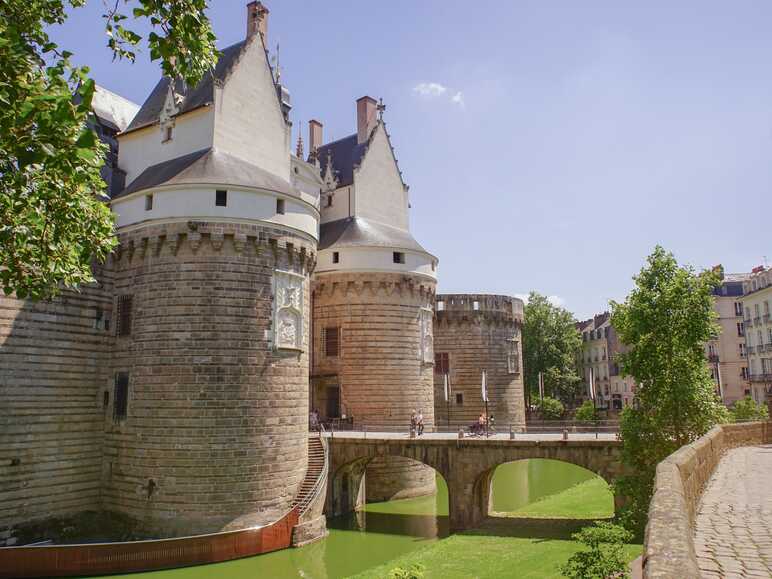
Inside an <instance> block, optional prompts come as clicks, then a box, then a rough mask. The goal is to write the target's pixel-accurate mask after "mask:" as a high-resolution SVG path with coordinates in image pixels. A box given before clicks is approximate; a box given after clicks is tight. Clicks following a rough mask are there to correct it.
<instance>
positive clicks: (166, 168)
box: [113, 147, 300, 199]
mask: <svg viewBox="0 0 772 579" xmlns="http://www.w3.org/2000/svg"><path fill="white" fill-rule="evenodd" d="M226 183H227V184H228V185H235V186H242V187H256V188H259V189H266V190H268V191H275V192H277V193H283V194H285V195H291V196H293V197H299V196H300V195H299V193H298V192H297V191H296V190H295V189H294V188H293V187H292V186H291V185H290V184H289V183H287V182H286V181H284V180H283V179H281V178H280V177H277V176H276V175H274V174H272V173H269V172H268V171H265V170H264V169H261V168H260V167H258V166H257V165H253V164H252V163H248V162H247V161H244V160H242V159H239V158H238V157H234V156H233V155H229V154H227V153H223V152H222V151H218V150H217V149H215V148H212V147H210V148H208V149H201V150H200V151H196V152H195V153H190V154H188V155H183V156H182V157H177V158H176V159H171V160H169V161H164V162H163V163H158V164H157V165H153V166H152V167H148V168H147V169H145V170H144V171H142V173H140V175H139V176H138V177H137V178H136V179H134V181H132V182H131V183H130V184H129V186H128V187H126V189H124V190H123V191H121V192H120V193H119V194H118V195H116V196H115V197H113V199H117V198H121V197H125V196H126V195H129V194H131V193H135V192H137V191H143V190H146V189H152V188H153V187H159V186H161V185H185V184H190V185H201V184H212V185H222V184H226Z"/></svg>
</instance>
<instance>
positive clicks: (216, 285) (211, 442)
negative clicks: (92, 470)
mask: <svg viewBox="0 0 772 579" xmlns="http://www.w3.org/2000/svg"><path fill="white" fill-rule="evenodd" d="M119 234H120V235H119V237H120V242H121V248H120V252H119V254H118V259H117V260H116V268H115V269H116V274H115V294H116V296H121V295H131V296H133V298H132V299H133V311H132V323H131V334H130V335H129V336H125V337H116V346H115V351H114V357H113V365H112V370H113V372H115V373H117V372H128V373H129V376H130V380H129V402H128V412H127V417H126V419H125V420H113V419H110V420H108V421H107V423H106V440H105V460H104V469H103V477H104V497H103V503H104V507H105V508H106V509H107V510H109V511H117V512H120V513H123V514H126V515H128V516H130V517H131V518H132V519H134V520H136V521H137V522H138V524H139V527H140V528H141V529H142V531H143V532H145V533H148V534H152V535H155V536H174V535H180V534H196V533H207V532H215V531H220V530H232V529H237V528H242V527H245V526H250V525H256V524H262V523H266V522H269V521H272V520H276V519H277V518H279V516H281V515H282V514H284V512H285V511H286V510H287V509H288V508H289V506H290V502H291V500H292V498H293V496H294V494H295V492H296V489H297V487H298V485H299V483H300V481H301V480H302V478H303V476H304V472H305V468H306V464H307V424H308V423H307V416H308V415H307V411H308V410H307V409H308V355H307V353H308V334H307V329H308V320H309V316H308V304H309V282H308V276H309V270H310V269H311V268H312V266H313V263H312V260H313V257H314V253H315V244H314V243H313V241H312V240H307V239H304V238H300V237H296V236H292V235H288V234H286V233H284V232H282V231H281V230H276V229H269V228H265V227H261V226H257V225H247V224H236V223H211V222H198V223H184V222H183V223H172V224H166V225H157V226H146V227H142V228H139V229H136V230H133V231H128V232H119ZM277 269H278V270H285V271H291V272H295V273H297V274H301V275H302V276H303V280H304V281H303V282H302V290H303V292H302V293H303V295H302V302H303V318H304V327H303V347H302V348H300V349H294V350H279V351H277V350H276V349H275V348H274V347H273V342H272V341H273V339H274V334H273V321H272V311H273V306H272V303H273V300H274V295H273V294H274V283H275V273H274V272H275V270H277ZM282 299H283V298H282Z"/></svg>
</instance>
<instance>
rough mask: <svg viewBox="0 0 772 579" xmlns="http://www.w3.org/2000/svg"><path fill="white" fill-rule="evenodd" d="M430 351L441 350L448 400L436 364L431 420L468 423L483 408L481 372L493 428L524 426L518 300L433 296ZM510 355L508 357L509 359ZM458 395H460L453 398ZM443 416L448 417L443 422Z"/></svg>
mask: <svg viewBox="0 0 772 579" xmlns="http://www.w3.org/2000/svg"><path fill="white" fill-rule="evenodd" d="M436 302H437V304H442V306H441V307H442V309H440V307H438V308H437V310H436V312H435V321H434V351H435V354H447V358H448V366H449V382H450V390H451V392H450V400H449V403H448V402H446V401H445V393H444V380H445V377H444V375H443V374H442V373H441V370H442V369H441V368H437V367H435V374H434V404H435V417H436V420H437V423H438V424H439V425H441V426H445V425H446V424H448V423H450V425H451V427H458V426H469V425H470V424H471V423H472V422H474V421H476V420H477V418H478V416H479V415H480V414H482V413H484V412H485V403H484V402H483V400H482V392H481V375H482V370H483V369H484V370H485V371H486V376H487V385H488V399H489V403H488V413H489V414H491V415H493V416H494V417H495V419H496V423H497V424H498V426H499V428H507V427H508V425H509V424H515V425H518V426H522V425H524V424H525V400H524V398H523V373H522V369H523V368H522V339H521V334H520V328H521V325H522V302H521V301H520V300H518V299H517V298H511V297H507V296H494V295H474V294H452V295H451V294H444V295H437V297H436ZM510 356H514V359H513V360H511V362H512V366H511V367H510V359H509V357H510ZM459 395H460V397H459ZM448 414H450V420H449V421H448Z"/></svg>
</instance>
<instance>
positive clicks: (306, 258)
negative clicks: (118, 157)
mask: <svg viewBox="0 0 772 579" xmlns="http://www.w3.org/2000/svg"><path fill="white" fill-rule="evenodd" d="M118 243H119V245H118V247H116V249H115V251H114V252H113V258H112V259H113V262H114V263H116V264H118V265H119V266H120V265H121V264H122V265H123V266H131V265H132V264H135V263H136V262H137V260H140V261H141V260H144V259H146V258H154V257H159V256H160V255H162V254H163V255H166V256H170V255H171V256H177V255H179V254H193V255H198V254H201V255H206V254H232V255H234V256H236V257H238V256H243V257H255V256H260V255H262V254H266V255H272V257H273V258H274V261H276V262H283V263H287V264H289V265H292V266H295V267H296V268H297V269H299V270H300V272H302V273H306V274H310V273H312V272H313V270H314V268H315V267H316V243H315V242H314V241H313V240H311V239H307V238H306V237H305V236H302V235H295V234H290V233H288V232H286V231H282V230H280V229H276V228H271V227H265V226H261V225H251V224H244V223H231V222H221V221H187V222H175V223H165V224H154V225H147V226H145V227H142V228H137V229H131V230H129V231H122V232H119V234H118Z"/></svg>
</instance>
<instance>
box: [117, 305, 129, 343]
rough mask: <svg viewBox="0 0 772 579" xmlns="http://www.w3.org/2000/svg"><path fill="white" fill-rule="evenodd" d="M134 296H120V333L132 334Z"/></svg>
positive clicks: (124, 334)
mask: <svg viewBox="0 0 772 579" xmlns="http://www.w3.org/2000/svg"><path fill="white" fill-rule="evenodd" d="M132 298H133V296H130V295H125V296H118V316H117V317H118V335H119V336H128V335H130V334H131V309H132V303H133V299H132Z"/></svg>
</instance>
